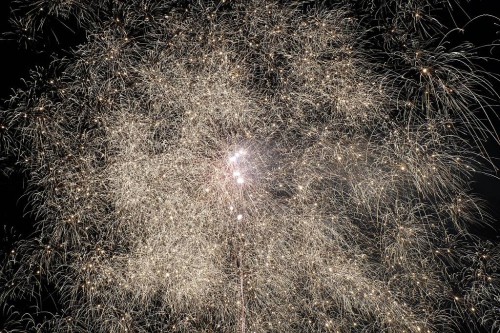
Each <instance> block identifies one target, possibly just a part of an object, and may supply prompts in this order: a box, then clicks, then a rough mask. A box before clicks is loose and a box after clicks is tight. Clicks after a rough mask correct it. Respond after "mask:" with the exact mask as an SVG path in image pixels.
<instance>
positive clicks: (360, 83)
mask: <svg viewBox="0 0 500 333" xmlns="http://www.w3.org/2000/svg"><path fill="white" fill-rule="evenodd" d="M17 6H18V8H21V11H22V12H23V16H19V17H20V18H16V19H15V21H16V23H17V24H18V25H17V26H19V27H20V30H21V31H24V33H23V34H22V35H20V36H21V37H23V36H24V37H26V38H27V40H28V41H36V40H37V38H38V37H37V36H38V35H39V32H40V31H41V32H42V33H43V32H45V31H46V30H47V29H48V28H47V27H48V25H47V22H50V21H51V20H54V19H60V20H62V19H65V18H73V19H74V20H75V21H76V23H75V24H77V25H78V26H79V27H80V28H81V29H84V30H85V31H86V33H87V38H86V41H85V43H82V45H80V46H79V47H78V48H76V49H75V50H74V51H72V52H71V54H70V56H68V57H64V58H61V59H59V60H56V61H55V62H54V63H53V64H52V65H51V67H50V68H49V69H48V70H46V71H42V70H37V71H35V72H34V73H33V75H32V76H31V79H30V80H31V81H29V82H28V84H27V88H26V89H24V90H20V91H17V92H16V94H15V95H14V96H13V97H12V98H11V100H10V104H9V107H8V108H7V109H6V110H5V111H3V112H2V119H3V120H2V124H5V125H2V126H5V130H4V131H3V134H2V135H3V136H2V140H3V141H2V143H3V147H4V148H5V151H6V152H8V153H9V154H12V155H13V156H16V157H17V158H18V160H19V163H18V164H19V165H20V166H22V167H23V168H25V170H27V171H28V172H29V185H30V195H31V203H32V205H33V207H34V209H35V214H36V216H37V217H38V220H39V222H38V227H37V233H36V235H35V236H34V237H33V238H32V239H30V240H26V241H22V242H19V243H18V244H17V246H16V248H15V249H14V250H12V252H11V253H10V254H9V255H8V258H7V260H6V262H5V264H4V266H3V269H2V275H1V278H2V281H3V282H4V283H5V286H6V287H5V288H3V289H2V292H1V293H0V295H1V298H0V299H1V300H2V301H3V302H5V304H10V303H9V302H15V301H16V300H22V301H23V302H31V303H32V304H33V306H34V308H35V309H36V310H35V312H34V313H32V316H29V315H24V316H23V315H22V314H20V315H19V316H17V315H16V313H15V311H13V310H12V311H10V312H11V317H12V320H11V322H10V323H8V324H7V326H6V329H7V331H9V330H10V331H16V329H20V328H19V327H23V328H22V329H29V330H33V331H44V330H45V331H51V332H382V331H383V332H442V331H453V330H454V329H456V328H457V327H456V326H457V325H461V324H459V323H460V322H461V321H464V322H470V324H468V325H470V327H471V328H472V327H476V326H481V327H486V328H491V329H498V319H497V317H498V311H499V308H498V297H499V290H498V260H499V257H498V248H497V247H495V245H494V244H489V243H486V242H481V241H480V240H478V239H476V238H475V237H474V236H472V235H471V234H469V233H468V231H467V230H468V229H467V228H468V225H469V224H470V223H472V222H476V221H481V220H482V218H481V216H482V215H481V214H483V213H482V210H481V209H480V208H479V207H480V202H479V200H478V199H476V198H475V197H474V195H473V194H472V193H471V191H470V188H469V184H470V181H471V177H472V175H473V174H474V173H475V172H476V171H477V170H479V169H480V168H481V165H480V164H479V161H480V158H478V157H477V156H480V155H478V154H480V153H481V150H480V147H477V146H476V145H475V144H468V143H467V142H468V141H467V139H466V137H465V136H464V135H463V134H461V133H464V132H466V133H471V134H472V135H473V137H474V138H476V139H477V140H480V138H481V137H482V136H483V135H487V134H488V133H487V132H488V131H487V130H486V129H485V128H484V127H478V123H479V120H478V115H477V114H476V113H474V112H472V111H470V109H471V107H472V106H476V107H477V106H479V107H483V108H486V107H487V105H488V103H487V100H486V98H485V97H483V96H484V94H487V93H488V92H491V91H492V87H491V84H490V83H489V82H488V81H487V80H486V79H485V78H483V76H480V74H478V71H477V69H476V67H475V66H474V62H473V59H474V54H473V52H474V50H473V49H472V48H471V47H470V46H468V45H464V46H461V47H456V48H454V49H451V48H449V47H446V44H445V42H444V40H445V39H442V40H441V37H442V36H443V35H444V34H445V33H447V32H448V31H447V30H445V28H444V27H443V26H442V25H440V24H438V23H437V21H436V20H434V19H433V16H432V15H433V10H432V7H433V6H438V3H437V2H436V3H434V2H425V1H410V2H403V1H388V2H384V4H383V5H382V4H378V3H376V2H375V1H359V2H356V3H352V2H351V3H350V4H349V5H347V4H340V3H337V4H322V5H318V4H311V3H309V2H305V1H297V2H293V3H290V2H277V1H276V2H275V1H267V0H266V1H261V0H252V1H221V2H213V1H198V2H188V3H179V2H176V1H157V2H149V1H139V0H137V1H136V0H134V1H127V2H121V1H92V2H91V1H46V0H40V1H29V2H22V3H19V4H17ZM383 20H386V21H387V20H389V21H391V22H392V23H391V27H388V28H386V27H384V26H382V23H381V22H383ZM431 36H432V37H433V38H430V37H431ZM44 73H49V74H44ZM7 143H8V144H7ZM44 288H45V289H47V288H48V289H49V290H51V291H53V292H52V297H53V299H54V303H55V304H56V308H57V310H56V311H51V312H50V313H46V314H45V313H44V312H43V309H42V304H41V301H39V300H37V295H40V294H41V293H42V291H41V290H42V289H44ZM495 302H496V303H495ZM31 303H30V304H31ZM40 314H44V318H43V319H40Z"/></svg>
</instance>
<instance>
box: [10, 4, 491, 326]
mask: <svg viewBox="0 0 500 333" xmlns="http://www.w3.org/2000/svg"><path fill="white" fill-rule="evenodd" d="M10 3H11V0H0V34H5V33H6V32H8V31H11V30H12V27H11V25H10V24H9V15H10V9H9V6H10ZM463 8H464V11H463V12H461V11H460V10H454V11H453V16H454V18H455V20H456V23H457V25H458V26H459V27H460V26H463V25H464V24H465V23H466V22H468V21H469V18H474V17H478V16H480V15H484V16H482V17H480V18H478V19H476V20H475V21H474V22H472V23H471V24H469V25H468V26H467V28H466V29H465V33H464V35H463V36H462V37H463V40H464V41H466V40H468V41H471V42H473V43H474V44H476V45H486V44H491V43H495V42H496V43H500V20H499V19H495V18H494V17H491V16H499V17H500V0H472V1H471V2H469V3H466V4H464V6H463ZM464 12H465V13H467V15H469V17H467V15H465V14H464ZM490 15H491V16H490ZM443 22H445V23H447V25H448V26H450V27H451V26H452V22H453V21H451V20H450V19H449V17H447V15H445V14H443ZM56 29H58V31H59V30H60V34H59V36H60V38H59V44H53V45H47V46H45V47H44V46H43V45H41V46H42V50H44V51H42V52H39V51H37V52H35V51H34V48H33V49H30V48H28V49H26V48H25V47H24V45H21V44H20V43H19V42H18V41H17V40H16V38H7V37H3V38H2V37H1V35H0V59H1V71H0V77H1V79H0V100H2V101H3V100H6V99H8V97H9V96H10V95H11V94H12V92H13V89H15V88H18V87H22V81H21V78H23V77H27V76H28V74H29V70H30V69H33V68H34V67H35V66H44V67H45V66H46V65H47V64H48V63H49V62H50V59H51V58H50V54H51V53H52V52H54V51H55V50H61V49H69V48H71V47H74V46H76V45H78V43H81V42H82V41H84V36H83V35H82V34H81V32H80V33H79V32H71V31H69V30H67V29H62V28H61V27H56ZM52 43H54V41H52ZM39 46H40V45H38V47H39ZM482 52H483V54H482V55H484V56H491V57H492V58H495V59H497V60H492V61H488V62H485V63H482V66H483V67H484V68H485V70H486V71H487V72H491V73H495V74H498V75H500V46H498V47H493V48H485V49H484V50H483V51H482ZM494 84H495V88H496V91H497V92H499V93H500V83H499V82H495V83H494ZM494 103H496V104H500V100H499V101H495V102H494ZM488 112H489V114H490V118H491V119H492V120H493V126H494V127H495V130H496V131H498V132H500V121H499V120H498V118H499V116H500V106H494V107H493V109H492V110H488ZM490 128H491V125H490ZM497 138H498V134H497ZM485 147H486V149H487V150H488V153H489V155H490V156H491V158H492V161H493V164H494V165H490V166H489V167H490V169H491V175H485V174H477V175H476V176H475V178H474V183H473V188H474V192H475V193H477V194H478V196H480V197H482V198H483V199H484V200H485V201H486V204H487V209H488V211H489V213H490V214H491V215H492V227H490V228H485V227H477V228H476V229H475V230H474V231H475V232H476V233H478V234H480V235H482V236H483V237H484V238H488V239H490V240H492V241H494V242H497V243H498V242H500V180H499V179H498V178H497V177H500V172H499V171H498V168H500V144H499V143H498V142H497V141H495V139H494V138H490V139H489V140H488V141H486V142H485ZM4 157H5V156H4V152H2V151H1V150H0V258H1V257H2V255H1V254H2V252H3V253H5V252H4V251H10V247H11V246H12V242H13V241H15V240H16V239H21V238H23V237H28V236H29V234H30V233H31V232H32V231H33V225H34V222H35V221H34V218H33V217H32V216H30V214H29V207H28V206H27V200H26V199H25V198H23V196H22V195H23V191H24V182H25V180H24V176H23V175H22V174H21V173H20V172H19V171H16V170H14V171H13V172H12V173H11V174H10V176H7V175H5V174H4V173H3V172H2V167H3V166H5V165H7V164H10V163H8V162H6V161H5V160H4V161H2V159H3V158H4ZM0 308H1V305H0ZM0 312H1V310H0ZM1 321H2V319H1V316H0V324H1ZM0 326H1V325H0Z"/></svg>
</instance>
